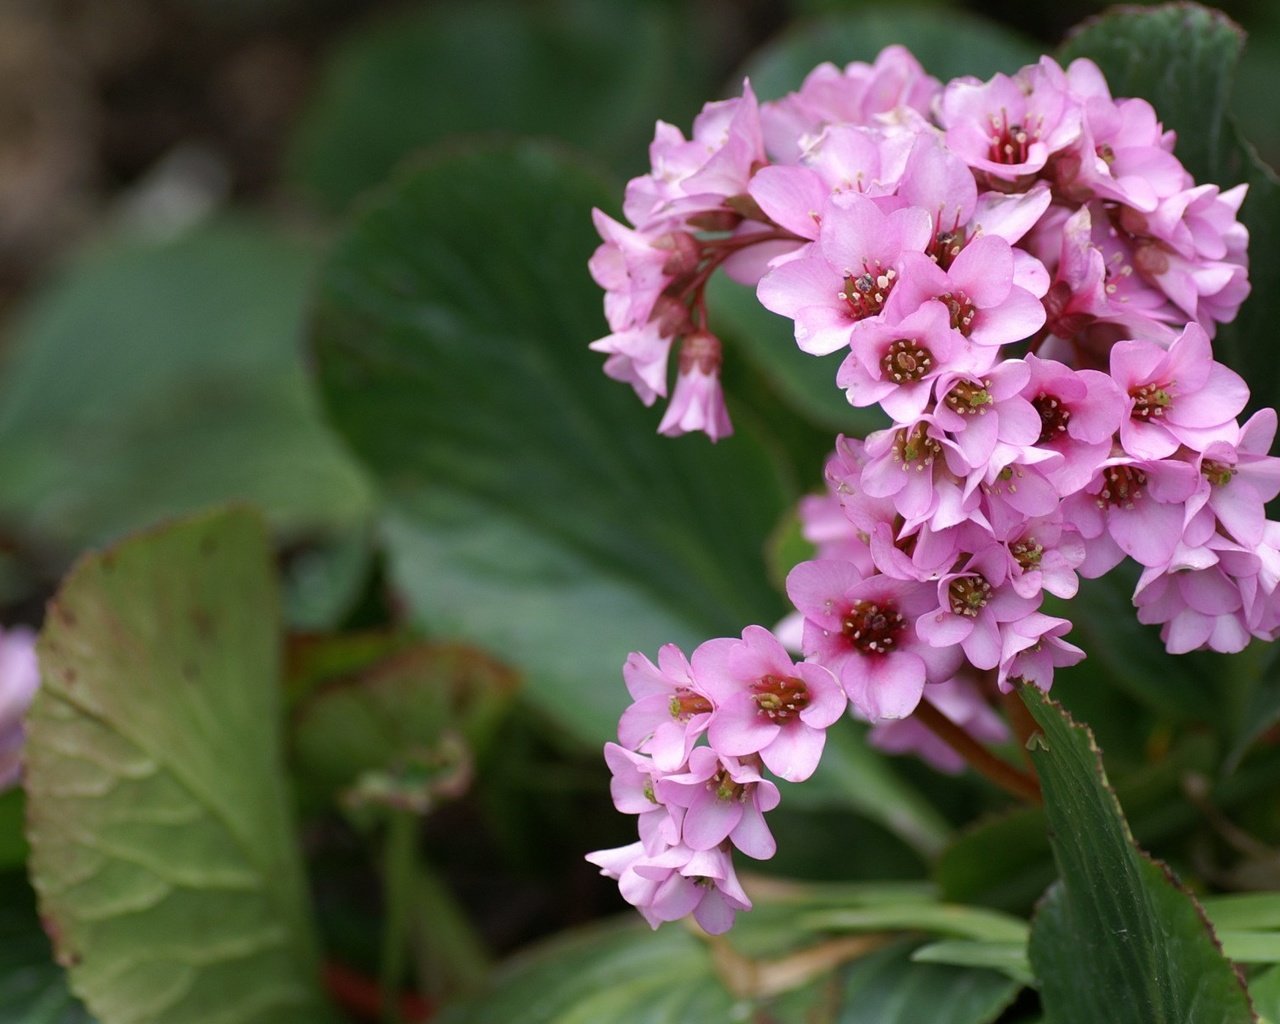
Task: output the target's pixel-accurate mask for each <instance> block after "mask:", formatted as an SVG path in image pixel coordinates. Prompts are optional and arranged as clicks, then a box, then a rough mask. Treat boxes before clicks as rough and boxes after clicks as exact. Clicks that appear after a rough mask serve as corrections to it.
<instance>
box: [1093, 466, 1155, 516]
mask: <svg viewBox="0 0 1280 1024" xmlns="http://www.w3.org/2000/svg"><path fill="white" fill-rule="evenodd" d="M1146 482H1147V474H1146V473H1144V472H1142V470H1140V469H1138V468H1137V467H1136V466H1108V467H1107V468H1106V469H1104V470H1103V471H1102V490H1101V491H1099V492H1098V505H1099V507H1101V508H1105V507H1106V506H1107V505H1113V506H1115V507H1116V508H1133V505H1134V502H1136V501H1137V500H1138V499H1139V498H1141V497H1142V487H1143V485H1144V484H1145V483H1146Z"/></svg>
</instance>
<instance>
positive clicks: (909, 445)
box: [893, 423, 942, 473]
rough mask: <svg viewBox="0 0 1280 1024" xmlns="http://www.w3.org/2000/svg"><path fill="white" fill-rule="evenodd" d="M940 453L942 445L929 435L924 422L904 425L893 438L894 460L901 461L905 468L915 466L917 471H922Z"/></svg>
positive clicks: (930, 464) (931, 463)
mask: <svg viewBox="0 0 1280 1024" xmlns="http://www.w3.org/2000/svg"><path fill="white" fill-rule="evenodd" d="M940 454H942V445H941V444H939V443H938V442H937V441H935V440H934V439H933V438H932V437H930V436H929V434H928V428H927V427H926V426H925V424H923V423H917V424H916V425H915V426H914V427H903V428H902V429H901V430H899V431H898V433H897V435H896V436H895V437H894V439H893V461H894V462H901V463H902V468H903V469H911V468H912V467H913V466H914V467H915V470H916V472H917V473H922V472H924V470H925V469H926V468H927V467H928V466H932V465H933V460H934V459H935V458H936V457H937V456H939V455H940Z"/></svg>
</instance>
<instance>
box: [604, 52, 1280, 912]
mask: <svg viewBox="0 0 1280 1024" xmlns="http://www.w3.org/2000/svg"><path fill="white" fill-rule="evenodd" d="M1174 141H1175V140H1174V136H1173V133H1171V132H1168V131H1165V130H1164V129H1163V128H1162V126H1161V123H1160V120H1159V116H1158V112H1157V111H1155V110H1153V109H1152V107H1151V105H1150V104H1148V103H1147V102H1146V101H1144V100H1141V99H1126V98H1117V97H1113V95H1112V93H1111V90H1110V88H1109V87H1108V85H1107V82H1106V79H1105V78H1104V76H1103V74H1102V72H1101V71H1100V70H1099V68H1098V67H1097V66H1096V65H1095V64H1094V63H1092V62H1091V61H1089V60H1086V59H1077V60H1074V61H1072V62H1071V63H1070V64H1068V65H1067V66H1066V67H1062V66H1061V65H1060V64H1059V63H1057V62H1056V61H1054V60H1053V59H1051V58H1049V57H1043V58H1041V59H1040V61H1039V62H1038V63H1035V64H1031V65H1028V66H1026V67H1023V68H1022V69H1021V70H1019V71H1017V72H1016V73H1015V74H1013V75H1011V76H1009V75H1004V74H997V75H995V76H994V77H993V78H991V79H990V80H988V81H985V82H983V81H979V80H978V79H975V78H968V77H961V78H956V79H954V80H952V81H949V82H940V81H938V80H936V79H934V78H932V77H930V76H929V75H928V73H927V72H926V71H925V70H924V68H923V67H921V65H920V63H919V62H918V61H917V60H916V59H915V57H913V56H912V54H911V53H909V52H908V51H907V50H906V49H904V48H902V47H900V46H890V47H888V48H886V49H884V50H883V51H882V52H881V53H880V54H879V56H878V57H877V58H876V59H875V61H874V62H872V63H870V64H867V63H860V62H855V63H851V64H849V65H847V66H846V67H844V68H843V69H841V68H838V67H836V66H834V65H831V64H823V65H822V66H820V67H818V68H816V69H814V71H813V72H812V73H811V74H810V75H809V76H808V78H806V80H805V81H804V84H803V85H802V86H801V87H800V89H799V90H797V91H795V92H793V93H790V94H788V95H786V96H784V97H783V98H781V99H779V100H776V101H773V102H766V103H761V102H759V101H758V100H757V98H756V95H755V93H754V92H753V90H752V87H751V83H750V82H749V81H747V82H743V84H742V90H741V95H739V96H737V97H735V98H733V99H729V100H724V101H721V102H716V103H710V104H708V105H707V106H706V107H704V108H703V111H702V113H701V114H700V115H699V116H698V118H697V120H696V121H695V122H694V124H693V131H692V134H691V136H690V137H688V138H686V137H685V135H684V134H683V133H682V132H681V131H680V130H679V129H677V128H675V127H673V126H671V125H668V124H661V123H660V124H659V125H658V129H657V132H656V133H655V136H654V140H653V144H652V146H651V147H650V153H649V155H650V159H651V162H652V168H651V170H650V172H649V173H648V174H645V175H642V176H640V177H638V178H635V179H633V180H632V181H631V182H630V183H629V184H628V186H627V189H626V197H625V201H624V204H623V209H624V211H625V215H626V217H627V219H628V220H629V221H630V223H629V224H623V223H619V222H618V221H615V220H613V219H612V218H610V217H608V216H607V215H605V214H604V213H602V212H600V211H599V210H597V211H596V213H595V218H596V226H597V228H598V229H599V231H600V235H601V237H602V239H603V241H602V243H601V245H600V247H599V249H598V250H597V251H596V253H595V255H594V257H593V258H592V260H591V271H592V274H593V275H594V277H595V280H596V281H597V283H598V284H599V285H600V286H601V287H602V288H603V289H605V301H604V308H605V315H606V318H607V320H608V324H609V329H610V332H611V333H609V334H608V335H606V336H605V337H603V338H601V339H600V340H599V341H596V342H594V343H593V344H592V348H594V349H596V350H597V351H600V352H604V353H606V354H607V359H606V361H605V363H604V370H605V372H606V373H607V374H608V375H609V376H611V377H614V378H616V379H618V380H620V381H623V382H626V383H628V384H630V385H631V386H632V387H633V388H634V389H635V391H636V393H637V394H638V396H639V397H640V399H641V400H642V401H644V402H645V403H646V404H649V403H653V402H655V401H657V400H658V399H664V400H666V401H667V406H666V413H665V415H664V416H663V417H662V420H661V423H660V425H659V428H658V429H659V430H660V431H661V432H662V433H664V434H679V433H683V432H687V431H703V432H705V433H706V434H707V435H709V436H710V438H711V439H712V440H713V441H719V440H723V439H724V438H726V437H727V436H728V435H729V434H730V433H731V431H732V427H731V423H730V417H729V413H728V410H727V408H726V402H725V399H724V395H723V393H722V390H721V386H720V369H721V366H722V363H723V362H724V361H725V360H726V359H732V358H733V356H734V353H733V350H732V348H730V347H729V346H726V345H725V344H724V343H723V342H722V340H721V339H720V338H719V337H718V335H717V333H716V329H717V327H716V320H715V311H714V310H713V309H710V308H709V304H708V301H707V283H708V281H709V280H710V279H711V277H712V276H713V275H714V274H715V273H716V272H718V271H719V272H723V273H724V274H726V275H728V276H729V277H730V278H732V279H733V280H735V281H737V282H739V283H742V284H746V285H749V286H752V287H754V289H755V293H756V296H757V298H758V300H759V302H760V303H761V304H762V305H763V306H764V307H765V308H766V309H768V310H770V311H772V312H773V313H775V314H777V315H779V316H782V317H785V318H787V319H788V320H790V321H791V322H792V324H793V327H794V338H795V344H796V345H797V346H798V347H799V349H800V350H801V351H802V352H805V353H809V354H812V355H815V356H823V355H830V354H832V353H840V354H841V356H842V360H841V361H840V363H839V367H838V370H836V372H835V375H834V379H832V380H831V382H830V386H831V387H832V388H838V389H840V390H842V391H843V392H844V394H845V396H846V397H847V399H848V402H849V403H850V405H852V406H855V407H869V406H876V407H878V408H879V409H880V410H881V411H882V412H883V414H884V416H885V417H886V419H887V421H888V425H886V426H884V427H883V428H881V429H878V430H875V431H873V432H871V433H870V434H868V435H867V436H866V437H863V438H856V437H848V436H841V437H838V438H836V439H835V442H834V453H833V454H832V456H831V457H830V459H829V460H828V462H827V465H826V470H825V480H826V493H825V494H824V495H821V496H815V497H812V498H809V499H806V500H805V501H804V502H802V503H801V505H800V506H799V516H800V522H801V527H802V530H803V531H804V533H805V535H806V536H807V538H808V539H809V540H810V541H811V542H812V543H813V544H814V546H815V549H816V550H815V554H816V557H815V558H813V559H811V560H808V561H803V562H801V563H800V564H798V565H796V566H795V567H794V568H792V569H791V571H790V574H789V575H788V576H787V579H786V590H787V595H788V597H789V598H790V600H791V603H792V604H793V605H794V609H795V610H794V614H793V615H792V616H791V617H790V618H788V619H787V620H786V621H784V622H783V623H781V624H777V625H775V626H774V628H773V629H772V630H771V629H770V628H768V627H766V626H765V625H748V626H746V627H745V628H744V629H743V631H742V635H741V637H740V638H736V637H735V638H717V639H709V640H707V641H706V642H705V643H703V644H702V645H701V646H699V647H697V648H696V649H695V650H693V651H692V652H690V653H689V655H688V657H686V656H685V654H684V653H683V652H681V651H679V650H678V649H676V648H675V647H674V646H668V647H666V648H664V649H663V651H662V652H661V654H660V657H659V664H658V665H656V666H655V665H654V664H653V663H652V662H650V661H649V660H648V659H647V658H646V657H645V656H644V655H642V654H633V655H632V657H631V660H630V661H629V662H628V663H627V667H626V671H625V675H626V681H627V685H628V687H629V689H630V691H631V694H632V697H633V698H634V699H635V703H634V704H633V705H632V706H631V708H630V709H629V710H628V711H626V712H625V713H624V715H623V718H622V725H621V728H620V730H619V739H620V740H621V745H617V744H610V745H609V747H608V748H607V750H606V754H607V758H608V761H609V764H610V766H611V768H612V769H613V771H614V779H615V781H614V796H615V801H616V803H617V806H618V809H619V810H621V811H623V812H624V813H630V814H636V815H637V816H638V821H639V835H640V838H639V840H638V841H637V842H636V843H634V844H633V845H631V846H627V847H623V848H621V849H615V850H604V851H600V852H597V853H593V854H591V855H589V857H588V859H589V860H591V861H592V862H593V863H595V864H597V865H598V866H599V867H600V868H601V870H602V872H603V873H604V874H606V875H608V876H610V877H613V878H616V879H618V882H619V885H620V888H621V891H622V895H623V897H624V898H625V899H626V900H627V901H628V902H630V903H631V904H633V905H634V906H635V907H636V908H637V909H638V910H639V911H640V913H641V914H643V915H644V917H645V918H646V919H647V920H648V921H649V922H650V923H651V924H653V925H654V926H657V924H659V923H660V922H663V921H670V920H672V919H674V918H677V917H682V916H684V915H688V914H692V915H693V917H694V918H695V919H696V920H697V921H698V923H699V924H700V925H701V926H702V927H703V928H704V929H705V930H706V931H708V932H712V933H718V932H723V931H725V930H727V929H728V928H729V927H730V926H731V925H732V923H733V920H734V915H735V912H737V911H742V910H745V909H748V908H749V907H750V900H749V898H748V896H747V894H746V892H745V891H744V890H743V887H742V885H741V884H740V883H739V880H738V877H737V875H736V874H735V867H734V861H735V858H736V857H737V856H738V855H745V856H746V857H748V858H756V859H760V858H767V857H770V856H772V855H773V853H774V851H775V848H776V845H775V841H774V838H773V836H772V835H771V833H770V830H769V828H768V826H767V824H766V821H765V815H766V814H767V812H769V811H770V810H772V809H773V808H774V807H775V806H776V805H777V804H778V802H779V799H780V797H779V789H778V787H777V786H775V784H774V783H773V782H771V781H770V777H771V776H772V777H775V778H777V779H779V780H785V782H788V783H798V782H803V781H804V780H806V779H807V778H809V777H810V776H811V774H812V773H813V772H814V770H815V769H816V768H817V766H818V764H819V759H820V757H821V755H822V751H823V745H824V739H825V731H826V730H827V729H828V728H829V727H831V726H832V725H833V724H834V723H835V722H837V721H838V720H839V719H840V718H841V717H842V716H843V715H844V714H845V713H846V711H847V712H848V713H849V714H852V715H853V716H856V717H857V718H859V719H863V720H865V721H866V722H868V723H870V730H869V732H868V733H867V734H866V735H867V741H868V742H870V743H871V744H873V745H875V746H877V747H879V748H880V749H882V750H886V751H892V752H895V753H903V752H911V753H915V754H917V755H918V756H919V757H921V758H923V759H924V760H926V761H927V762H928V763H929V764H931V765H933V766H934V767H936V768H937V769H939V770H941V771H944V772H956V771H959V770H961V769H963V768H964V767H965V765H966V764H968V765H970V766H972V767H974V768H976V769H978V770H979V771H982V772H983V773H985V774H986V775H987V776H988V777H989V778H990V779H991V780H992V781H994V782H995V783H997V784H1000V785H1002V786H1004V787H1005V788H1006V789H1008V790H1009V791H1011V792H1013V793H1015V794H1018V795H1019V796H1024V797H1028V798H1030V799H1033V800H1034V799H1037V798H1038V783H1037V780H1036V778H1035V777H1034V776H1033V775H1032V774H1030V773H1029V772H1027V771H1025V770H1024V769H1022V768H1019V767H1016V766H1015V765H1013V764H1011V763H1009V762H1008V761H1006V760H1002V759H999V758H997V757H994V756H992V755H991V754H990V752H989V751H988V747H989V746H990V745H993V744H994V745H1000V744H1002V743H1004V742H1005V741H1007V740H1008V738H1009V737H1010V735H1011V734H1013V733H1015V732H1016V733H1019V734H1022V735H1023V738H1024V739H1025V738H1026V735H1025V733H1026V728H1025V720H1020V719H1019V717H1018V716H1017V715H1013V716H1011V718H1012V720H1011V721H1010V722H1008V723H1006V721H1005V718H1004V717H1003V716H1002V714H1001V713H1000V709H1001V708H1002V707H1005V706H1009V704H1010V702H1009V701H1007V700H1004V701H1002V695H1007V694H1010V693H1012V692H1013V691H1015V690H1016V689H1018V688H1020V687H1025V686H1032V687H1036V688H1038V689H1039V690H1041V691H1048V690H1049V689H1050V687H1051V686H1052V685H1053V683H1054V678H1055V672H1056V670H1058V669H1062V668H1066V667H1068V666H1071V665H1075V664H1076V663H1078V662H1079V661H1081V659H1083V658H1084V657H1085V656H1086V653H1087V652H1086V651H1085V650H1083V649H1082V648H1081V647H1080V646H1079V645H1077V644H1076V643H1074V642H1073V641H1072V639H1071V625H1072V624H1071V621H1070V619H1069V618H1067V617H1063V616H1061V615H1054V614H1049V613H1047V612H1046V610H1045V607H1044V603H1045V596H1046V594H1049V595H1053V596H1054V597H1055V598H1058V599H1066V600H1067V602H1068V603H1067V604H1066V607H1067V608H1069V607H1070V603H1069V601H1070V599H1071V598H1073V597H1074V596H1075V595H1076V593H1077V589H1078V586H1079V579H1080V578H1081V577H1084V578H1093V577H1098V576H1101V575H1103V574H1105V573H1109V572H1111V571H1113V570H1115V569H1116V567H1117V566H1118V565H1119V564H1120V563H1121V562H1123V561H1125V560H1126V559H1127V560H1130V561H1132V562H1136V563H1137V565H1138V566H1139V567H1140V572H1141V575H1140V579H1139V582H1138V584H1137V589H1136V591H1135V592H1134V594H1133V603H1134V605H1135V606H1136V615H1137V617H1138V618H1139V619H1140V620H1141V621H1142V622H1143V623H1150V624H1158V625H1159V627H1160V636H1161V638H1162V640H1163V641H1164V644H1165V646H1166V647H1167V649H1168V651H1169V652H1171V653H1183V652H1187V651H1191V650H1195V649H1201V648H1207V649H1210V650H1214V651H1219V652H1236V651H1240V650H1242V649H1243V648H1244V647H1245V646H1246V645H1248V644H1249V643H1250V641H1251V640H1252V639H1254V638H1258V639H1261V640H1273V639H1275V637H1276V635H1277V632H1280V594H1278V593H1277V582H1278V579H1280V572H1278V569H1280V549H1278V548H1277V542H1278V540H1280V524H1278V523H1276V522H1274V521H1271V520H1269V519H1268V518H1267V514H1266V507H1265V506H1266V503H1267V502H1268V501H1270V500H1271V499H1273V498H1275V497H1276V495H1277V493H1280V459H1277V458H1274V457H1272V456H1271V455H1269V454H1268V451H1269V448H1270V446H1271V443H1272V440H1273V438H1274V434H1275V426H1276V415H1275V412H1274V411H1273V410H1270V409H1264V410H1261V411H1259V412H1257V413H1255V414H1254V415H1253V416H1252V417H1251V418H1249V419H1248V420H1247V421H1244V422H1241V416H1242V413H1243V411H1244V410H1245V408H1246V406H1247V404H1248V402H1249V390H1248V388H1247V387H1246V385H1245V382H1244V381H1243V380H1242V379H1241V377H1240V376H1239V375H1238V374H1236V373H1235V372H1234V371H1232V370H1231V369H1229V368H1228V367H1227V366H1225V365H1223V363H1222V362H1220V361H1219V360H1217V359H1216V358H1215V355H1214V350H1213V338H1214V335H1215V333H1216V331H1217V328H1218V326H1219V325H1220V324H1223V323H1225V322H1228V321H1230V320H1232V319H1233V318H1234V317H1235V315H1236V313H1237V310H1238V309H1239V308H1240V305H1241V303H1242V302H1243V301H1244V299H1245V298H1246V297H1247V296H1248V294H1249V288H1250V286H1249V278H1248V269H1247V266H1248V263H1247V244H1248V237H1249V236H1248V232H1247V230H1246V229H1245V227H1244V226H1243V225H1242V224H1241V223H1240V221H1239V219H1238V217H1237V214H1238V211H1239V209H1240V205H1241V202H1242V200H1243V199H1244V197H1245V192H1246V187H1245V186H1244V185H1232V183H1218V182H1197V181H1196V180H1194V179H1193V177H1192V176H1191V174H1190V173H1188V172H1187V171H1186V170H1185V169H1184V167H1183V165H1182V164H1181V163H1180V162H1179V160H1178V158H1177V157H1176V156H1175V155H1174V151H1173V148H1174ZM1227 186H1231V187H1227ZM673 353H674V358H673ZM672 362H674V364H675V366H674V373H673V368H672V366H671V365H670V364H671V363H672ZM673 378H674V383H673V382H672V380H673ZM1055 607H1057V608H1061V607H1063V606H1062V604H1061V603H1059V604H1056V605H1055Z"/></svg>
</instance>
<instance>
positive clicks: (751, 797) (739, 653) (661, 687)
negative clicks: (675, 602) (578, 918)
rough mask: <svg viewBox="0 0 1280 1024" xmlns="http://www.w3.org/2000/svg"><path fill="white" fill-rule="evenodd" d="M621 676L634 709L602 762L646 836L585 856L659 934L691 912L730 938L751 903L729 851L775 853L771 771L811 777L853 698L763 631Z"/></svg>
mask: <svg viewBox="0 0 1280 1024" xmlns="http://www.w3.org/2000/svg"><path fill="white" fill-rule="evenodd" d="M623 676H624V678H625V679H626V683H627V689H628V690H629V691H630V693H631V697H632V699H633V701H634V703H632V705H631V706H630V707H629V708H628V709H627V710H626V712H624V714H623V716H622V720H621V721H620V722H619V724H618V739H619V740H621V741H622V743H621V745H619V744H616V743H610V744H608V745H607V746H606V747H605V760H606V761H607V762H608V764H609V768H610V769H611V770H612V772H613V785H612V792H613V799H614V803H615V804H616V806H617V808H618V810H620V811H622V812H624V813H626V814H635V815H638V816H639V831H640V839H639V841H638V842H635V843H633V844H631V845H630V846H624V847H621V848H619V849H616V850H602V851H599V852H598V853H593V854H591V855H589V857H588V860H590V861H591V862H592V863H594V864H596V865H598V866H599V867H600V868H601V869H602V870H603V871H604V872H605V873H606V874H608V875H609V876H610V877H613V878H617V879H618V881H619V885H620V887H621V890H622V895H623V897H624V898H625V899H626V900H627V901H628V902H629V903H631V904H633V905H634V906H636V907H637V908H638V909H639V910H640V912H641V913H642V914H643V915H644V916H645V919H646V920H648V921H649V923H650V924H652V925H654V926H655V927H656V926H657V925H658V924H659V923H661V922H662V921H673V920H675V919H677V918H680V917H684V916H685V915H687V914H690V913H692V914H693V915H694V917H695V918H696V919H697V921H698V923H699V924H701V925H702V927H703V928H705V929H706V930H707V931H709V932H712V933H719V932H723V931H725V930H727V929H728V928H729V926H730V925H731V924H732V923H733V917H734V913H735V912H736V911H738V910H746V909H748V908H749V907H750V906H751V902H750V900H748V899H747V895H746V893H744V892H743V891H742V887H741V886H740V885H739V884H738V879H737V875H736V874H735V873H734V869H733V860H732V856H731V851H732V850H733V849H734V848H737V849H738V850H740V851H741V852H742V853H744V854H746V855H747V856H748V857H754V858H756V859H767V858H769V857H772V856H773V853H774V848H775V847H774V841H773V836H772V835H771V834H770V832H769V827H768V826H767V825H766V824H765V821H764V812H766V811H771V810H773V808H774V807H776V806H777V805H778V800H779V794H778V787H777V786H776V785H774V784H773V783H772V782H770V781H769V780H768V779H766V778H765V777H764V776H763V775H762V774H761V772H762V770H763V769H764V768H767V769H768V770H769V771H771V772H772V773H773V774H775V775H777V776H778V777H779V778H781V779H785V780H787V781H788V782H801V781H803V780H804V779H807V778H808V777H809V776H810V775H812V774H813V770H814V769H815V768H816V767H817V766H818V759H819V758H820V757H821V756H822V748H823V744H824V742H825V740H826V733H825V730H826V728H827V727H828V726H829V725H831V724H832V723H833V722H835V721H837V720H838V719H839V718H840V717H841V716H842V715H843V714H844V711H845V707H846V701H845V696H844V694H843V692H841V689H840V684H839V683H837V682H836V680H835V678H834V677H833V676H832V675H831V673H830V672H829V671H827V670H826V669H825V668H822V667H821V666H819V665H815V664H812V663H810V662H801V663H800V664H799V665H797V664H794V663H793V662H792V660H791V657H790V656H789V655H788V654H787V652H786V650H785V649H784V648H783V646H782V644H781V643H780V642H779V641H778V639H777V638H776V637H775V636H774V635H773V634H772V633H770V632H769V631H768V630H767V629H765V628H764V627H762V626H748V627H747V628H746V629H745V630H744V631H743V634H742V639H741V640H735V639H717V640H708V641H707V642H706V643H704V644H702V645H701V646H700V647H698V648H697V649H696V650H695V651H694V652H693V655H692V656H691V657H689V658H686V657H685V656H684V654H683V653H681V651H680V650H679V648H677V647H676V646H675V645H673V644H668V645H667V646H666V647H664V648H662V650H661V651H660V652H659V654H658V664H657V665H655V664H653V662H651V661H650V660H649V659H648V658H646V657H645V656H644V655H642V654H632V655H631V657H630V658H629V659H628V661H627V664H626V667H625V668H624V669H623ZM701 741H705V742H701Z"/></svg>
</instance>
